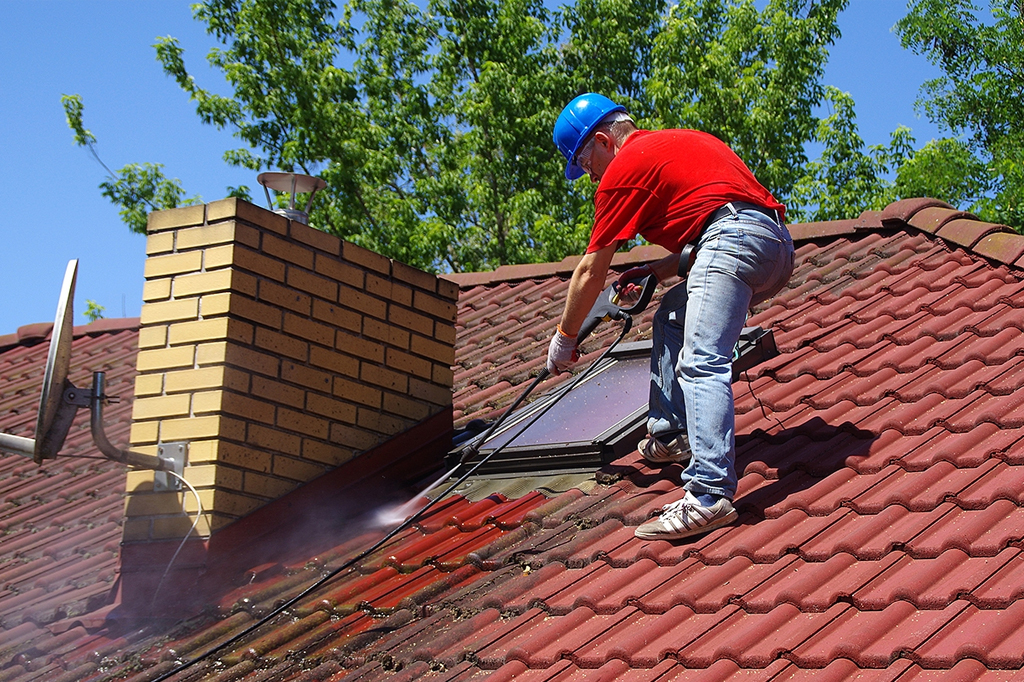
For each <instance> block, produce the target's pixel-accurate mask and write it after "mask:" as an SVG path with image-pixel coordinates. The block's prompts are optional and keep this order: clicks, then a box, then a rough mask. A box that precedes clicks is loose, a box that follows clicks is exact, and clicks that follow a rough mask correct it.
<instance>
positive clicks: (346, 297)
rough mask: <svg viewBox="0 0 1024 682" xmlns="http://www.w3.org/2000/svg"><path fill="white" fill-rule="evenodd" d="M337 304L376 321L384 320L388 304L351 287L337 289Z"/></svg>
mask: <svg viewBox="0 0 1024 682" xmlns="http://www.w3.org/2000/svg"><path fill="white" fill-rule="evenodd" d="M338 303H340V304H341V305H343V306H345V307H346V308H351V309H352V310H357V311H359V312H361V313H363V314H365V315H371V316H373V317H376V318H377V319H380V320H383V319H386V316H387V309H388V304H387V301H385V300H384V299H381V298H377V297H376V296H370V295H369V294H364V293H363V292H361V291H359V290H357V289H353V288H352V287H347V286H344V285H342V286H340V287H338Z"/></svg>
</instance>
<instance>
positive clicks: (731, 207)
mask: <svg viewBox="0 0 1024 682" xmlns="http://www.w3.org/2000/svg"><path fill="white" fill-rule="evenodd" d="M740 211H757V212H758V213H760V214H761V215H763V216H767V217H769V218H771V219H772V220H774V221H775V222H776V224H780V223H781V221H780V220H779V213H778V211H776V210H775V209H774V208H765V207H764V206H758V205H757V204H751V203H748V202H746V201H730V202H729V203H728V204H726V205H725V206H723V207H722V208H720V209H718V210H717V211H715V212H714V213H712V214H711V217H710V218H708V219H707V222H705V223H704V227H707V226H708V225H710V224H711V223H713V222H715V221H717V220H721V219H722V218H728V217H729V216H731V215H736V214H737V213H739V212H740Z"/></svg>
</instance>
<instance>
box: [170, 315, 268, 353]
mask: <svg viewBox="0 0 1024 682" xmlns="http://www.w3.org/2000/svg"><path fill="white" fill-rule="evenodd" d="M252 335H253V334H252V325H251V324H249V323H247V322H242V321H240V320H232V319H230V318H227V317H215V318H213V319H210V320H195V321H190V322H178V323H176V324H172V325H171V327H170V330H169V331H168V333H167V340H168V342H169V343H170V344H171V345H172V346H180V345H181V344H184V343H202V342H204V341H219V340H221V339H227V340H229V341H238V342H240V343H244V344H249V343H251V342H252Z"/></svg>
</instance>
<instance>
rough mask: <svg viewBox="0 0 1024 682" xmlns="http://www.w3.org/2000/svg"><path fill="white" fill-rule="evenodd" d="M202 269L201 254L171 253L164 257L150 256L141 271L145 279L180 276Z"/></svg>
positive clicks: (199, 252) (197, 252)
mask: <svg viewBox="0 0 1024 682" xmlns="http://www.w3.org/2000/svg"><path fill="white" fill-rule="evenodd" d="M202 267H203V252H202V251H188V252H186V253H172V254H168V255H166V256H150V257H149V258H147V259H146V265H145V268H144V269H143V271H144V273H145V275H146V279H155V278H157V277H167V276H169V275H180V274H183V273H186V272H198V271H199V270H200V269H202Z"/></svg>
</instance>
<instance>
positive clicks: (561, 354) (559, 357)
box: [547, 327, 580, 376]
mask: <svg viewBox="0 0 1024 682" xmlns="http://www.w3.org/2000/svg"><path fill="white" fill-rule="evenodd" d="M579 359H580V353H579V351H578V350H577V348H576V337H575V336H569V335H568V334H565V333H563V332H562V328H561V327H558V328H557V329H555V335H554V336H552V337H551V344H550V345H549V346H548V362H547V368H548V372H550V373H551V374H553V375H555V376H558V375H559V374H561V373H562V372H564V371H565V370H567V369H569V367H571V366H572V364H573V363H574V362H576V361H577V360H579Z"/></svg>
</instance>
